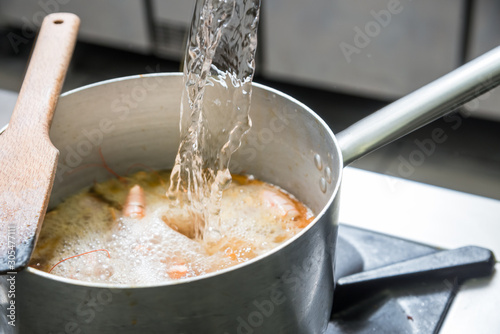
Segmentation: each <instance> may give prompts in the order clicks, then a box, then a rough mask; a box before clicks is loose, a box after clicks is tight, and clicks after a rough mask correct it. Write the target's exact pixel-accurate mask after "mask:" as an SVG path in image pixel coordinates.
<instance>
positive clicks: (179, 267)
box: [162, 257, 188, 279]
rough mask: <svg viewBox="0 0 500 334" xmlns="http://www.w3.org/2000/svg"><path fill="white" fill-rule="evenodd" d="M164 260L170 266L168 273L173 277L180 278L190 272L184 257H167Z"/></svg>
mask: <svg viewBox="0 0 500 334" xmlns="http://www.w3.org/2000/svg"><path fill="white" fill-rule="evenodd" d="M162 262H163V263H165V264H166V265H167V266H168V268H167V274H168V276H169V277H170V278H171V279H180V278H183V277H186V275H187V273H188V267H187V265H186V261H185V260H184V259H181V258H178V257H175V258H167V259H165V260H163V261H162Z"/></svg>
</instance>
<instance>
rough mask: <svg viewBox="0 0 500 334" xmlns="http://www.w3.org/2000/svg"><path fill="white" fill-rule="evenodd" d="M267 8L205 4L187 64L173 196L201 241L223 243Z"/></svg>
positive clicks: (249, 3)
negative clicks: (225, 197) (224, 202)
mask: <svg viewBox="0 0 500 334" xmlns="http://www.w3.org/2000/svg"><path fill="white" fill-rule="evenodd" d="M259 8H260V0H198V1H197V3H196V8H195V12H194V16H193V21H192V25H191V33H190V37H189V39H188V45H187V50H186V56H185V60H184V64H185V66H184V84H185V88H184V91H183V96H182V103H181V122H180V133H181V143H180V145H179V150H178V153H177V157H176V160H175V165H174V168H173V171H172V176H171V187H170V189H169V196H170V197H171V198H177V199H178V200H181V201H187V202H189V203H190V205H189V206H188V207H187V209H188V212H189V215H190V216H191V219H192V221H193V224H194V231H195V235H196V236H197V237H201V238H206V239H211V240H217V239H219V238H220V237H221V236H222V232H221V230H220V215H219V213H220V205H221V203H220V201H221V197H222V191H223V190H224V189H226V188H227V187H228V186H229V184H230V181H231V174H230V172H229V169H228V166H229V162H230V158H231V154H232V153H233V152H234V151H236V149H238V147H239V146H240V144H241V138H242V136H243V135H244V134H245V133H246V132H247V131H248V130H249V129H250V126H251V121H250V117H249V110H250V99H251V94H252V87H251V83H252V78H253V74H254V68H255V49H256V46H257V25H258V19H259Z"/></svg>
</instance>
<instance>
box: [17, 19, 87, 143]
mask: <svg viewBox="0 0 500 334" xmlns="http://www.w3.org/2000/svg"><path fill="white" fill-rule="evenodd" d="M79 25H80V19H79V18H78V17H77V16H76V15H74V14H70V13H55V14H50V15H48V16H47V17H46V18H45V19H44V21H43V23H42V27H41V29H40V33H39V34H38V38H37V41H36V46H35V49H34V50H33V54H32V56H31V60H30V64H29V66H28V70H27V72H26V76H25V78H24V82H23V85H22V87H21V91H20V92H19V98H18V100H17V104H16V106H15V108H14V113H13V114H12V118H11V120H10V123H9V131H13V130H14V129H15V130H18V127H24V128H29V129H30V131H32V133H33V135H42V136H44V137H45V136H46V138H47V139H48V133H49V128H50V124H51V122H52V116H53V114H54V109H55V106H56V104H57V100H58V98H59V94H60V92H61V88H62V85H63V81H64V77H65V76H66V70H67V68H68V65H69V62H70V59H71V54H72V53H73V49H74V47H75V41H76V35H77V33H78V27H79Z"/></svg>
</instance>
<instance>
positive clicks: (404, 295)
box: [325, 224, 458, 334]
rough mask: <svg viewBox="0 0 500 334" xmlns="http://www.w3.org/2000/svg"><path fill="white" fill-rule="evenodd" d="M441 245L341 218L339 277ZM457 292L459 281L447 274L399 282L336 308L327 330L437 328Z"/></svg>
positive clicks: (418, 330)
mask: <svg viewBox="0 0 500 334" xmlns="http://www.w3.org/2000/svg"><path fill="white" fill-rule="evenodd" d="M437 251H438V249H436V248H433V247H430V246H426V245H422V244H418V243H415V242H411V241H408V240H403V239H399V238H395V237H391V236H387V235H383V234H379V233H376V232H372V231H368V230H363V229H359V228H355V227H350V226H348V225H344V224H340V227H339V238H338V243H337V250H336V268H335V277H336V279H338V278H340V277H343V276H347V275H350V274H353V273H357V272H361V271H366V270H371V269H374V268H378V267H382V266H386V265H389V264H392V263H397V262H401V261H404V260H408V259H412V258H416V257H419V256H423V255H428V254H431V253H434V252H437ZM457 292H458V284H457V283H456V282H455V281H452V280H447V279H445V280H438V281H436V280H433V281H421V282H414V283H411V284H404V286H397V285H395V286H394V287H391V288H389V289H385V290H383V291H381V292H379V293H377V294H375V295H373V296H370V297H368V298H367V299H366V300H363V301H361V302H360V303H357V304H355V305H353V306H351V307H350V308H348V309H345V310H343V311H341V312H339V313H335V314H333V315H332V320H331V321H330V324H329V326H328V329H327V331H326V333H325V334H336V333H398V334H401V333H436V332H438V331H439V328H440V327H441V324H442V322H443V320H444V318H445V317H446V313H447V311H448V308H449V305H450V304H451V302H452V300H453V297H454V296H455V294H456V293H457Z"/></svg>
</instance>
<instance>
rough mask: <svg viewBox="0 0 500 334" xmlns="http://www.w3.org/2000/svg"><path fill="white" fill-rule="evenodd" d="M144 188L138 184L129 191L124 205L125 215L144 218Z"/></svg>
mask: <svg viewBox="0 0 500 334" xmlns="http://www.w3.org/2000/svg"><path fill="white" fill-rule="evenodd" d="M145 207H146V205H145V198H144V190H143V189H142V188H141V186H139V185H138V184H136V185H135V186H133V187H132V188H131V189H130V191H129V192H128V196H127V199H126V200H125V205H124V206H123V215H124V216H125V217H130V218H137V219H142V218H143V217H144V215H145V213H144V209H145Z"/></svg>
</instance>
